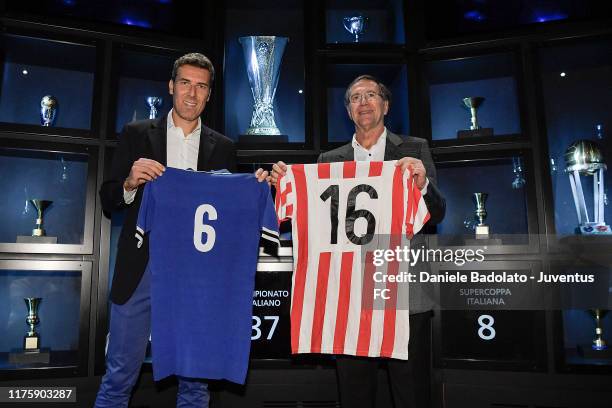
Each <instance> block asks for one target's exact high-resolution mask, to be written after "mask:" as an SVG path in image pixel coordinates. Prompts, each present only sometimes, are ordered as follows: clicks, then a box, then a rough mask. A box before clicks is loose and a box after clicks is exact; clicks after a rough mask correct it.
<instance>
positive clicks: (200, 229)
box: [193, 204, 217, 252]
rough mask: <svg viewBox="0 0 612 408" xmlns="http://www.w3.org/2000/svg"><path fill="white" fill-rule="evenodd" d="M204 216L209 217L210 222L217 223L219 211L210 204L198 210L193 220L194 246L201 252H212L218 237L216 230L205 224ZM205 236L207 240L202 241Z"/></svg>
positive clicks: (203, 205) (201, 206)
mask: <svg viewBox="0 0 612 408" xmlns="http://www.w3.org/2000/svg"><path fill="white" fill-rule="evenodd" d="M204 216H207V218H208V221H215V220H216V219H217V210H216V209H215V207H213V206H212V205H210V204H202V205H200V206H199V207H198V208H197V209H196V212H195V217H194V220H193V245H194V246H195V248H196V249H197V250H198V251H200V252H208V251H210V250H211V249H212V248H213V246H214V245H215V238H216V237H217V234H216V233H215V229H214V228H213V227H212V226H211V225H208V224H205V223H204ZM204 235H206V239H205V240H203V239H202V238H204Z"/></svg>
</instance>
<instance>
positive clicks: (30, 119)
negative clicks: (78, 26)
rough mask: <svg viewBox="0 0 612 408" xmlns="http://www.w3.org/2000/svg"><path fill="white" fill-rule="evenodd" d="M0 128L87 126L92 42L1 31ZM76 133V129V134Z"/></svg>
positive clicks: (93, 65) (93, 60)
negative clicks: (20, 126)
mask: <svg viewBox="0 0 612 408" xmlns="http://www.w3.org/2000/svg"><path fill="white" fill-rule="evenodd" d="M0 50H1V54H0V55H1V57H0V63H1V64H2V84H1V87H0V126H2V127H4V128H7V127H11V128H14V127H15V126H19V125H22V127H23V125H30V127H28V128H31V127H36V128H37V129H36V131H37V132H41V131H43V132H44V133H47V132H53V131H52V130H50V129H47V130H43V129H42V128H41V126H42V127H57V128H62V129H64V130H68V129H72V130H73V131H72V132H73V133H74V132H75V130H76V133H77V134H79V135H84V136H87V135H88V134H89V132H86V131H88V130H89V129H90V128H91V123H92V116H93V114H94V112H93V109H92V107H93V105H94V103H93V102H94V100H93V99H94V83H95V70H96V48H95V44H94V43H91V44H86V43H77V42H70V41H69V40H65V39H57V40H56V39H50V38H37V37H34V36H29V35H25V34H24V35H22V34H15V33H11V32H4V33H2V34H0ZM79 131H80V132H79Z"/></svg>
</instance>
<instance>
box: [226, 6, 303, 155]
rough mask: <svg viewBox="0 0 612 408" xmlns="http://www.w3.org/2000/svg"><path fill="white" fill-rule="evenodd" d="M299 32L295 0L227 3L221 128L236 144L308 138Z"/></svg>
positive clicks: (300, 20)
mask: <svg viewBox="0 0 612 408" xmlns="http://www.w3.org/2000/svg"><path fill="white" fill-rule="evenodd" d="M304 32H305V27H304V10H303V4H302V1H301V0H292V1H285V2H283V3H282V6H281V5H279V4H278V3H277V2H274V1H260V2H258V3H257V4H256V5H255V4H251V3H247V2H243V1H239V0H236V1H230V2H228V4H227V9H226V12H225V63H224V72H223V75H224V78H223V83H224V101H225V103H224V111H225V113H224V133H225V135H226V136H227V137H230V138H232V139H233V140H235V141H237V142H239V143H240V144H241V147H249V146H250V147H254V148H258V147H259V148H261V147H262V146H266V148H267V147H268V146H269V147H272V148H279V147H282V146H283V144H284V145H285V146H287V145H286V144H287V143H305V142H308V141H309V140H310V137H308V138H307V137H306V134H307V133H306V125H305V99H306V98H307V91H308V90H307V89H306V88H305V83H306V79H305V75H306V72H305V68H304V66H305V63H306V61H305V57H304V56H305V51H304V42H305V39H304ZM271 37H274V38H271ZM247 59H248V60H247ZM279 143H280V144H279Z"/></svg>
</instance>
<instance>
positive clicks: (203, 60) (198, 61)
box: [172, 52, 215, 83]
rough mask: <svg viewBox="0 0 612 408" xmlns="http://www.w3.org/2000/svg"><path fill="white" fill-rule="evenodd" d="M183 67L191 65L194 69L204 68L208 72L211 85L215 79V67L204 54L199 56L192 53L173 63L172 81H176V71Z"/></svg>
mask: <svg viewBox="0 0 612 408" xmlns="http://www.w3.org/2000/svg"><path fill="white" fill-rule="evenodd" d="M183 65H193V66H195V67H199V68H204V69H205V70H207V71H208V72H210V82H211V83H212V82H213V81H214V79H215V67H214V66H213V64H212V62H210V60H209V59H208V57H207V56H206V55H204V54H200V53H199V52H192V53H189V54H185V55H183V56H182V57H180V58H179V59H177V60H176V61H174V66H173V67H172V80H173V81H175V80H176V75H177V73H178V69H179V68H180V67H182V66H183Z"/></svg>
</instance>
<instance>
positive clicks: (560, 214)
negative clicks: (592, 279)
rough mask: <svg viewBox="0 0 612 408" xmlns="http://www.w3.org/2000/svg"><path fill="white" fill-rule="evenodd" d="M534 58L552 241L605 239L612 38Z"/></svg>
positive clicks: (611, 211)
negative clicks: (545, 146) (580, 237)
mask: <svg viewBox="0 0 612 408" xmlns="http://www.w3.org/2000/svg"><path fill="white" fill-rule="evenodd" d="M538 56H539V58H538V61H539V64H540V76H541V86H542V97H543V100H542V103H543V106H544V112H545V121H546V122H545V123H546V134H547V141H548V157H546V156H544V157H542V160H544V161H545V162H546V161H548V162H549V165H548V170H549V172H550V179H551V183H552V194H553V209H554V228H555V230H556V233H557V237H563V236H571V235H574V234H577V233H578V234H581V235H599V236H601V235H607V236H608V239H610V237H612V230H611V229H610V224H611V220H612V206H611V205H610V197H612V195H611V194H612V178H610V176H609V169H610V167H609V166H610V165H611V164H612V142H611V140H612V118H611V116H610V109H609V108H608V105H609V101H610V98H611V97H612V94H611V93H610V87H612V72H611V71H610V64H612V40H611V39H610V38H607V39H599V40H597V41H588V42H584V43H569V44H563V45H561V44H557V45H551V46H548V47H544V48H541V49H540V50H539V51H538ZM574 170H576V171H574ZM568 171H569V172H568ZM572 183H573V184H574V186H572ZM579 216H580V219H579ZM602 238H605V237H602ZM606 242H607V241H606Z"/></svg>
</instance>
